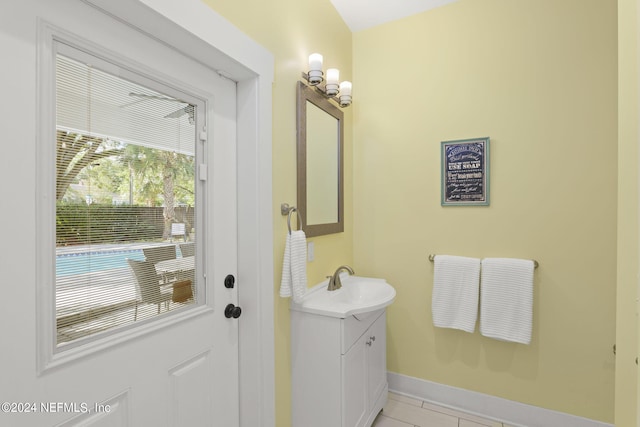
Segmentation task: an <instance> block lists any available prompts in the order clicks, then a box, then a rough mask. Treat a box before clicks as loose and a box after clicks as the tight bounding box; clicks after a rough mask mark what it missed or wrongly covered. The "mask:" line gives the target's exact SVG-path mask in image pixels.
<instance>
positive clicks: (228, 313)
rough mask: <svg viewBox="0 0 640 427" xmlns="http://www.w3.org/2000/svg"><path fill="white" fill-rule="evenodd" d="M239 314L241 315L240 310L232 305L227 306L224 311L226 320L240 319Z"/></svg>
mask: <svg viewBox="0 0 640 427" xmlns="http://www.w3.org/2000/svg"><path fill="white" fill-rule="evenodd" d="M241 314H242V309H241V308H240V307H236V306H235V305H233V304H229V305H227V307H226V308H225V309H224V316H225V317H226V318H227V319H231V318H232V317H233V318H234V319H237V318H238V317H240V315H241Z"/></svg>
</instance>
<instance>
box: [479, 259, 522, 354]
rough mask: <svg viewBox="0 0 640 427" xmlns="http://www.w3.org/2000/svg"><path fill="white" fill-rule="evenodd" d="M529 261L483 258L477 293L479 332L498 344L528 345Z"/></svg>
mask: <svg viewBox="0 0 640 427" xmlns="http://www.w3.org/2000/svg"><path fill="white" fill-rule="evenodd" d="M533 268H534V263H533V261H531V260H525V259H513V258H485V259H483V260H482V278H481V283H482V285H481V290H480V333H482V335H484V336H486V337H489V338H495V339H498V340H502V341H512V342H516V343H521V344H529V343H530V342H531V329H532V322H533Z"/></svg>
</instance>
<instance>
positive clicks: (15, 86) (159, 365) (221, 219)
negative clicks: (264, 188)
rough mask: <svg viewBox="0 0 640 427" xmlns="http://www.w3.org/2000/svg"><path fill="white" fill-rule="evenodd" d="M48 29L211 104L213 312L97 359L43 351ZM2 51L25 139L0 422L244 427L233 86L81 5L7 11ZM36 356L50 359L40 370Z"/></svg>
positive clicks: (9, 122) (10, 170)
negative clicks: (42, 68)
mask: <svg viewBox="0 0 640 427" xmlns="http://www.w3.org/2000/svg"><path fill="white" fill-rule="evenodd" d="M8 9H10V11H9V10H8ZM43 28H53V29H54V33H55V34H58V37H59V38H60V39H62V40H63V41H65V42H69V43H70V44H74V43H76V42H77V43H78V44H79V45H81V46H83V48H86V47H87V46H88V47H89V48H91V49H93V48H96V49H97V50H99V51H100V52H101V53H102V54H104V56H106V57H107V59H110V58H109V57H110V56H112V57H113V58H125V59H126V60H127V61H130V62H131V63H132V64H143V67H142V68H143V71H145V70H146V71H149V72H150V73H152V74H153V73H157V74H159V75H160V76H161V80H162V81H163V82H175V83H176V86H179V87H176V89H185V90H186V91H187V92H189V93H190V94H192V95H193V96H197V97H199V98H201V99H204V100H205V101H206V105H207V107H208V111H207V142H206V143H205V156H206V158H205V160H206V163H207V164H208V167H207V176H206V177H204V178H206V193H205V198H206V213H205V217H206V221H205V224H204V230H203V232H204V233H203V237H204V238H205V239H206V252H205V254H204V266H203V268H204V269H203V270H202V273H203V274H204V275H206V281H203V282H204V286H205V287H206V288H205V289H203V291H204V293H205V294H206V304H205V305H203V306H199V307H197V308H196V309H195V310H194V313H193V314H192V315H182V316H181V317H180V319H178V320H175V319H172V318H171V317H163V318H162V319H159V320H157V321H155V323H153V324H152V323H147V324H145V325H144V326H143V327H142V329H138V330H135V331H134V332H129V333H128V334H124V335H118V334H116V335H114V336H112V337H110V338H107V339H101V340H100V341H99V342H98V343H96V342H94V343H93V347H92V348H93V349H92V350H91V351H86V350H83V349H82V348H75V349H73V351H72V352H71V353H73V354H74V356H73V357H66V356H65V355H64V354H63V353H64V352H62V353H56V352H51V349H47V348H46V345H45V348H44V349H43V345H42V341H41V338H42V336H47V335H51V334H52V333H54V332H52V331H53V330H55V323H54V321H53V319H47V318H46V316H45V317H43V316H42V310H41V309H40V308H41V305H40V304H41V303H42V298H43V293H42V292H41V287H40V286H41V283H38V282H39V281H38V277H42V276H43V275H44V274H47V269H46V268H43V266H42V265H38V263H36V256H35V254H36V252H37V251H39V250H40V249H39V248H40V247H41V246H42V245H43V241H44V242H47V241H49V242H50V241H51V238H48V240H47V238H45V237H44V236H43V235H42V234H39V233H36V229H35V227H34V224H36V222H37V221H36V218H37V217H38V215H40V214H41V213H36V208H35V207H36V200H38V199H39V197H40V195H39V194H36V195H35V196H36V197H34V192H35V191H36V190H37V185H36V170H37V165H38V160H37V159H38V156H39V155H40V154H39V149H40V147H39V146H38V144H39V143H41V141H39V139H38V134H39V130H38V127H39V126H43V125H44V124H46V122H44V124H43V122H42V121H41V120H36V117H37V115H36V111H38V110H40V111H42V108H43V107H42V105H41V103H42V98H41V93H42V92H39V91H41V87H38V86H36V81H37V79H36V66H37V65H38V66H39V65H41V64H39V63H38V62H39V61H36V58H38V49H39V48H40V49H42V48H46V46H45V45H46V43H42V37H43ZM38 45H39V46H38ZM0 46H1V47H3V48H4V51H5V54H6V55H8V56H7V57H8V58H9V57H10V58H13V59H12V67H7V68H5V70H4V71H2V72H0V73H1V74H2V75H1V77H2V78H3V81H5V82H11V84H7V88H5V90H4V94H5V96H9V97H10V98H11V99H12V100H15V106H16V108H19V110H20V113H17V112H16V110H14V109H9V110H7V109H6V108H4V106H3V107H2V109H1V112H2V113H3V114H4V115H3V116H2V118H1V119H0V120H1V123H2V128H3V132H4V134H5V136H6V137H7V138H10V139H12V140H14V141H16V144H11V145H10V146H9V147H7V148H6V149H5V154H6V155H5V156H4V159H3V160H2V167H3V172H2V178H3V181H4V182H5V183H7V186H8V187H11V189H9V188H7V191H6V192H5V191H3V193H4V196H5V197H9V198H10V199H11V201H12V204H15V205H19V206H21V212H19V213H18V212H16V213H14V214H12V215H11V216H12V218H13V219H11V224H12V230H11V231H10V232H9V233H7V234H6V235H5V238H8V239H10V240H11V241H12V242H15V243H12V244H11V245H8V246H6V247H5V249H7V250H8V251H10V252H4V251H3V257H2V258H3V259H4V260H10V261H9V262H6V261H3V265H2V270H3V271H4V279H5V281H7V282H10V283H12V285H11V286H10V287H9V288H8V289H7V290H6V293H5V296H6V297H8V298H9V299H3V300H2V301H1V302H0V325H2V326H0V328H1V329H0V330H1V332H2V334H3V336H4V337H5V340H6V341H5V342H6V344H7V345H6V347H5V351H3V355H2V356H0V364H1V365H2V366H3V369H2V373H3V380H2V384H3V385H2V386H0V389H1V390H2V400H3V401H6V402H8V403H9V404H10V405H13V406H12V407H3V413H0V425H11V426H48V425H51V426H53V425H61V426H75V425H83V426H85V425H86V426H89V425H92V426H147V425H149V426H150V425H153V426H170V425H175V426H186V425H188V426H199V425H202V426H209V425H225V426H234V425H239V404H238V393H239V391H238V322H239V320H237V319H227V318H226V317H225V316H224V309H225V307H226V305H227V304H230V303H233V304H236V305H237V304H238V298H237V289H236V288H233V289H227V288H225V286H224V278H225V277H226V275H228V274H233V275H234V276H236V277H237V259H236V258H237V249H238V247H237V242H236V239H237V228H236V227H237V220H236V216H237V213H236V205H237V199H236V161H237V159H236V157H235V156H236V154H235V153H236V148H235V139H236V138H235V132H236V130H235V127H236V126H235V123H236V120H235V114H236V106H235V99H236V95H235V89H236V87H235V83H234V82H231V81H229V80H227V79H224V78H221V77H220V76H218V75H217V74H216V73H215V72H214V71H212V70H211V69H208V68H206V67H204V66H202V65H200V64H199V63H198V62H196V61H192V60H189V59H187V58H185V57H183V56H182V55H181V54H180V53H179V52H176V51H175V50H173V49H171V48H168V47H167V46H165V45H163V44H160V43H158V42H157V41H155V40H152V39H151V38H148V37H146V36H144V35H142V34H140V33H138V32H136V31H135V30H133V29H132V28H130V27H129V26H127V25H125V24H123V23H121V22H119V21H116V20H114V19H112V18H110V17H108V16H106V15H104V14H103V13H101V12H99V11H98V10H96V9H94V8H92V7H90V6H87V5H86V4H85V3H83V2H82V1H80V0H61V1H55V2H51V1H46V0H24V1H21V2H18V3H13V4H12V5H11V7H10V8H9V6H8V5H4V6H0ZM42 83H43V82H42V81H40V82H38V84H39V85H40V84H42ZM183 84H184V85H183ZM36 101H37V102H36ZM12 102H13V101H12ZM5 113H6V114H5ZM52 131H53V129H52ZM3 185H5V184H3ZM3 190H4V187H3ZM52 212H53V210H52ZM2 219H3V223H5V224H6V223H8V221H9V218H5V217H4V216H3V218H2ZM5 219H6V221H5ZM13 229H15V230H16V232H15V233H14V231H13ZM201 234H202V233H201ZM214 236H215V237H214ZM5 255H6V256H5ZM36 272H37V273H36ZM36 300H38V301H40V302H39V303H38V304H37V305H36V303H35V301H36ZM51 303H52V302H51ZM34 305H35V308H34ZM38 316H39V317H38ZM39 340H40V341H39ZM110 341H117V342H115V343H113V345H112V344H111V343H110ZM51 342H55V337H54V339H52V340H51V339H50V340H49V343H51ZM98 344H99V345H98ZM89 347H91V346H89ZM43 351H45V352H46V351H50V352H51V353H52V354H53V355H52V358H51V359H50V360H49V362H51V361H53V362H54V363H47V362H46V359H47V358H46V357H44V358H42V357H41V355H39V353H42V352H43ZM39 359H40V360H45V362H44V363H41V366H40V368H41V369H40V372H38V369H37V366H38V360H39ZM56 360H57V361H58V362H56ZM5 408H8V409H9V410H8V411H4V409H5ZM27 411H29V412H30V413H25V412H27Z"/></svg>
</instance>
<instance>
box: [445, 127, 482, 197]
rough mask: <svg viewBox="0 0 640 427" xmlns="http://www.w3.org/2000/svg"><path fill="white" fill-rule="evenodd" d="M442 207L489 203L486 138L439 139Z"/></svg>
mask: <svg viewBox="0 0 640 427" xmlns="http://www.w3.org/2000/svg"><path fill="white" fill-rule="evenodd" d="M441 168H442V206H468V205H484V206H488V205H489V137H486V138H474V139H463V140H458V141H442V159H441Z"/></svg>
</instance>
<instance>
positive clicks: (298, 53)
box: [203, 0, 357, 427]
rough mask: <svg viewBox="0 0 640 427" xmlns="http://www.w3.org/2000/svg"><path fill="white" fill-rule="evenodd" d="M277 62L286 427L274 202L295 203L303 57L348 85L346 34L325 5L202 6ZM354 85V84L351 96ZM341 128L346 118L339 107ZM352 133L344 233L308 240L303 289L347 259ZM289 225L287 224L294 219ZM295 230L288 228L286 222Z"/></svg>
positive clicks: (279, 404)
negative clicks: (318, 59)
mask: <svg viewBox="0 0 640 427" xmlns="http://www.w3.org/2000/svg"><path fill="white" fill-rule="evenodd" d="M203 1H204V2H205V3H206V4H208V5H209V6H210V7H211V8H212V9H214V10H215V11H216V12H218V13H220V14H221V15H222V16H224V17H225V18H226V19H227V20H229V21H230V22H231V23H233V24H234V25H235V26H236V27H238V28H239V29H240V30H242V31H243V32H245V33H246V34H248V35H249V36H250V37H251V38H252V39H253V40H255V41H256V42H257V43H259V44H261V45H262V46H264V47H265V48H266V49H268V50H269V51H271V53H272V54H273V55H274V57H275V81H274V84H273V214H274V218H273V220H274V221H273V230H274V231H273V232H274V259H275V260H274V263H275V266H274V267H275V268H274V289H273V292H274V294H275V295H276V297H275V308H274V311H275V319H274V322H275V325H274V327H275V349H276V354H275V359H276V366H275V375H276V425H277V426H278V427H286V426H289V425H290V424H291V405H290V402H291V376H290V364H289V360H290V358H289V337H290V333H289V332H290V329H289V301H288V299H282V298H280V297H279V296H278V288H279V284H280V277H281V272H282V255H283V252H284V242H285V235H286V232H287V220H286V217H282V216H281V215H280V203H283V202H286V203H289V204H291V205H295V204H296V203H297V202H296V120H295V119H296V84H297V81H299V80H300V73H301V72H302V71H306V67H307V63H308V57H309V54H311V53H314V52H318V53H321V54H322V55H323V56H324V68H325V70H326V69H327V68H331V67H335V68H339V69H340V77H341V80H351V79H352V61H351V59H352V58H351V32H350V31H349V29H348V27H347V26H346V25H345V24H344V22H343V21H342V19H341V18H340V16H339V15H338V13H337V12H336V10H335V9H334V7H333V6H332V5H331V2H330V1H329V0H305V1H299V0H269V1H264V0H233V1H230V0H203ZM355 90H357V86H356V85H354V91H355ZM344 113H345V117H344V119H345V129H351V128H352V113H351V111H350V109H345V110H344ZM351 152H352V133H351V132H349V131H347V132H345V149H344V153H345V170H344V173H345V232H344V233H339V234H334V235H330V236H321V237H315V238H312V239H309V241H312V242H314V246H315V261H313V262H310V263H308V264H307V277H308V281H309V286H311V285H315V284H316V283H319V282H321V281H322V280H324V278H325V276H326V275H328V274H332V273H333V271H334V270H335V269H336V268H337V267H338V266H339V265H341V264H345V263H347V264H351V263H352V261H353V254H352V252H353V244H352V242H353V220H352V218H353V209H352V203H351V200H352V192H351V188H352V178H351V176H352V172H351V164H352V162H353V159H352V154H351ZM292 221H293V220H292ZM292 225H293V223H292Z"/></svg>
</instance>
